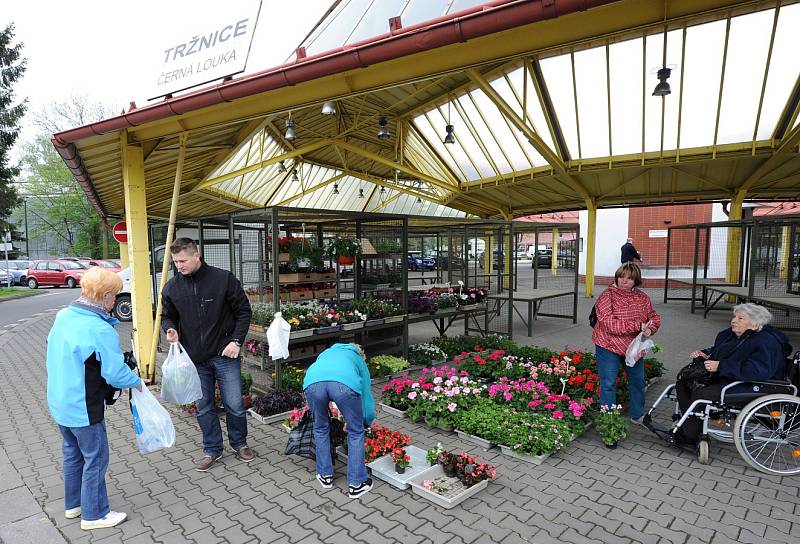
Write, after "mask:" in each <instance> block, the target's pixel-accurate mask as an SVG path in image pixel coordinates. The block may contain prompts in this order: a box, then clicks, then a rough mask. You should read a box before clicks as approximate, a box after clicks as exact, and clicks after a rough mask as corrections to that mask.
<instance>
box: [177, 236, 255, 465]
mask: <svg viewBox="0 0 800 544" xmlns="http://www.w3.org/2000/svg"><path fill="white" fill-rule="evenodd" d="M169 250H170V253H171V254H172V262H173V263H174V264H175V267H176V268H177V269H178V274H176V275H175V276H174V277H173V278H171V279H170V280H169V281H168V282H167V284H166V285H165V286H164V290H163V292H162V295H161V296H162V299H163V300H162V304H163V311H162V313H161V326H162V328H163V329H164V331H165V332H166V333H167V341H169V342H172V343H174V342H178V341H180V342H181V344H182V345H183V347H184V349H186V352H187V353H188V354H189V357H190V358H191V359H192V361H194V364H195V365H196V366H197V372H198V374H199V375H200V383H201V385H202V387H203V398H202V399H200V400H199V401H197V422H198V423H199V425H200V430H201V431H202V433H203V453H204V454H205V455H204V456H203V458H202V459H200V460H199V461H197V467H196V468H197V470H198V471H200V472H206V471H207V470H208V469H209V468H211V466H212V465H213V464H214V463H216V462H217V461H219V460H220V459H222V449H223V443H222V428H221V426H220V423H219V417H218V416H217V411H216V407H215V406H214V382H215V381H217V382H219V389H220V393H221V394H222V402H223V404H224V406H225V411H226V416H225V419H226V423H227V427H228V439H229V440H230V444H231V447H232V448H233V450H234V451H235V452H236V457H237V458H239V459H240V460H241V461H244V462H245V463H249V462H250V461H252V460H253V459H255V454H254V453H253V450H251V449H250V448H249V447H248V446H247V417H246V414H245V411H244V404H243V403H242V371H241V364H242V362H241V359H240V357H239V354H240V352H241V347H242V341H243V340H244V338H245V335H246V334H247V329H248V327H249V326H250V318H251V317H252V311H251V310H250V302H249V301H248V300H247V295H245V293H244V290H242V284H241V283H240V282H239V280H238V279H236V276H234V275H233V274H232V273H230V272H228V271H227V270H222V269H220V268H215V267H213V266H209V265H207V264H206V263H204V262H203V260H202V258H201V256H200V253H199V251H198V249H197V245H196V244H195V243H194V241H193V240H191V239H190V238H178V239H177V240H175V242H174V243H173V244H172V245H171V246H170V248H169Z"/></svg>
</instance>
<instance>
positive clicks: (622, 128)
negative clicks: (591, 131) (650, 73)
mask: <svg viewBox="0 0 800 544" xmlns="http://www.w3.org/2000/svg"><path fill="white" fill-rule="evenodd" d="M642 41H643V40H642V38H639V39H637V40H628V41H624V42H620V43H615V44H613V45H611V46H610V47H609V59H610V61H609V66H610V70H611V151H612V152H613V153H614V154H615V155H628V154H631V153H641V151H642V100H643V98H644V95H643V93H644V91H643V90H642V77H641V74H640V73H639V71H634V70H633V67H634V66H642Z"/></svg>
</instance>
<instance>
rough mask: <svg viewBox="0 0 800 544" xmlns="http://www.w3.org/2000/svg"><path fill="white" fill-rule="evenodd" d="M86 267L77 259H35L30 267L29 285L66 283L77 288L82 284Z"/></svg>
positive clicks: (32, 287) (34, 286)
mask: <svg viewBox="0 0 800 544" xmlns="http://www.w3.org/2000/svg"><path fill="white" fill-rule="evenodd" d="M84 272H86V267H85V266H83V265H82V264H81V263H78V262H75V261H34V262H32V263H31V267H30V268H28V274H27V278H28V287H30V288H31V289H36V288H37V287H39V286H40V285H54V286H56V287H59V286H61V285H66V286H67V287H69V288H75V287H77V286H79V285H80V284H81V277H82V276H83V273H84Z"/></svg>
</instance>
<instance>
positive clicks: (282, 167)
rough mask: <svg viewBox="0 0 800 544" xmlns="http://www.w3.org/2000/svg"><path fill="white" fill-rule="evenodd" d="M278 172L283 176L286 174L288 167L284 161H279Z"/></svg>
mask: <svg viewBox="0 0 800 544" xmlns="http://www.w3.org/2000/svg"><path fill="white" fill-rule="evenodd" d="M278 172H280V173H281V174H282V173H284V172H286V165H285V164H284V163H283V161H278Z"/></svg>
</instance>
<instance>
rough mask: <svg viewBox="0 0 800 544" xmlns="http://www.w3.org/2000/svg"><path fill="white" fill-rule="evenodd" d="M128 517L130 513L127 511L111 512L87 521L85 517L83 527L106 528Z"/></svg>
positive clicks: (86, 528)
mask: <svg viewBox="0 0 800 544" xmlns="http://www.w3.org/2000/svg"><path fill="white" fill-rule="evenodd" d="M127 517H128V514H126V513H125V512H109V513H108V514H106V515H105V516H103V517H102V518H100V519H95V520H92V521H86V520H85V519H82V520H81V529H83V530H84V531H88V530H90V529H105V528H108V527H114V526H116V525H119V524H120V523H122V522H123V521H125V518H127Z"/></svg>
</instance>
